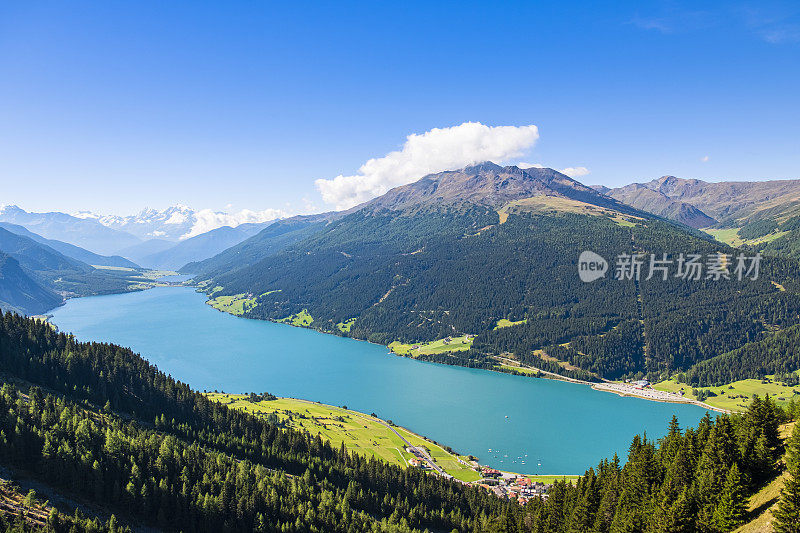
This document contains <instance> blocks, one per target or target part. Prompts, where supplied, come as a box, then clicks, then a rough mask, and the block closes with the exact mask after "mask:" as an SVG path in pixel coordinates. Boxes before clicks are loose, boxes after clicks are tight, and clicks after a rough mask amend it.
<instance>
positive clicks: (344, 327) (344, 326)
mask: <svg viewBox="0 0 800 533" xmlns="http://www.w3.org/2000/svg"><path fill="white" fill-rule="evenodd" d="M355 322H356V319H355V318H351V319H349V320H347V321H345V322H339V323H338V324H336V328H337V329H338V330H339V331H341V332H342V333H350V328H352V327H353V324H355Z"/></svg>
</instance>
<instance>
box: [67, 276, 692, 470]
mask: <svg viewBox="0 0 800 533" xmlns="http://www.w3.org/2000/svg"><path fill="white" fill-rule="evenodd" d="M205 301H206V298H205V297H204V295H203V294H202V293H201V292H199V291H196V289H195V288H192V287H190V286H184V287H160V288H154V289H153V290H152V291H149V290H148V291H141V292H137V293H126V294H117V295H108V296H103V297H92V298H79V299H73V300H71V301H70V302H69V303H68V304H67V305H66V306H64V307H60V308H58V310H56V311H54V312H53V314H54V315H55V316H54V317H53V320H52V322H53V323H55V324H57V325H58V326H59V328H60V329H61V330H63V331H65V332H72V333H73V334H75V335H76V337H77V338H79V339H82V340H85V341H89V342H91V341H97V342H110V343H114V344H118V345H120V346H128V347H131V348H132V349H133V350H134V351H137V352H138V353H141V354H143V355H145V357H146V358H147V360H148V361H150V363H151V364H153V365H156V366H157V367H158V368H160V369H161V370H162V371H164V372H167V373H169V374H170V375H173V376H176V377H178V378H179V379H180V380H181V381H183V382H185V383H189V384H191V385H192V387H193V388H195V389H197V390H201V391H202V390H204V389H206V390H214V389H223V390H227V391H241V392H247V391H256V392H258V391H269V392H270V393H272V394H274V395H276V396H281V397H294V398H308V399H309V401H321V402H323V403H325V404H328V405H348V406H350V408H352V409H354V410H358V411H361V412H367V413H369V412H377V413H379V414H380V415H381V417H383V418H384V419H391V420H394V421H396V422H397V423H399V424H402V425H403V426H404V427H406V428H410V429H411V430H413V432H414V433H416V434H417V435H429V436H430V437H431V439H432V440H433V442H441V443H447V444H448V445H450V446H452V447H453V448H455V449H456V450H459V451H460V452H463V453H464V454H465V456H466V454H471V455H473V456H476V457H482V458H483V460H482V461H481V464H488V465H490V466H491V467H492V468H494V469H496V470H501V471H510V472H519V471H523V472H526V473H530V475H545V474H543V472H561V473H563V472H568V473H569V474H568V475H577V474H580V473H582V472H584V471H585V470H586V468H588V467H589V466H592V465H594V464H595V463H594V461H595V460H596V457H598V456H602V455H608V456H610V455H612V454H613V453H620V454H621V453H623V452H624V451H625V450H627V448H628V446H629V444H630V440H629V438H632V437H633V436H634V435H636V434H642V432H644V431H646V432H647V434H648V435H651V434H652V435H662V434H663V433H664V431H665V428H666V425H667V422H668V421H669V419H670V418H671V417H672V416H673V415H677V416H679V417H680V418H681V420H683V421H684V423H686V424H694V423H696V422H697V421H698V420H699V419H700V418H701V416H702V415H703V414H704V412H705V411H704V410H695V409H696V406H689V405H683V406H681V405H678V404H673V405H674V407H667V405H668V404H664V403H662V404H660V405H662V406H663V407H650V406H651V405H652V406H656V405H658V404H643V403H642V402H628V401H624V400H621V399H620V398H619V397H618V396H616V397H615V396H610V395H607V394H606V395H603V394H596V392H599V391H595V390H593V389H591V387H583V388H575V387H573V388H568V389H565V388H564V387H562V386H560V385H558V382H559V381H565V380H562V379H558V380H556V379H547V380H529V379H517V378H514V377H513V375H514V374H515V373H512V372H500V371H495V372H478V370H487V369H488V368H470V367H467V366H464V365H449V364H431V365H417V364H414V363H412V362H411V361H408V359H409V358H408V357H401V356H395V357H385V356H386V355H389V351H388V349H387V347H386V346H385V345H383V344H379V343H375V342H364V341H359V340H357V339H354V338H352V337H350V338H348V337H346V336H345V335H330V334H319V335H317V334H314V333H327V332H323V331H320V330H319V329H317V328H314V327H311V328H308V327H305V328H300V327H298V328H276V325H277V324H279V323H278V322H277V321H266V320H242V321H238V320H234V318H237V316H236V315H235V314H233V313H225V314H224V315H220V314H218V313H212V312H211V310H212V309H214V308H213V307H212V306H209V305H206V303H205ZM225 315H227V316H225ZM284 325H285V324H284ZM303 329H305V330H309V329H310V330H312V331H306V332H305V333H303V331H302V330H303ZM145 332H147V334H143V333H145ZM336 337H339V338H338V339H337V338H336ZM353 341H356V342H353ZM287 355H290V356H289V357H287ZM420 362H423V363H424V362H433V361H424V360H423V361H420ZM503 374H507V376H503ZM604 397H605V398H614V399H613V400H611V399H605V398H604ZM531 406H536V407H535V408H533V409H531V408H530V407H531ZM565 417H566V419H567V420H569V421H570V422H569V423H568V424H566V425H563V424H562V423H563V421H564V420H565ZM611 420H614V421H615V422H616V424H617V430H616V431H613V432H609V431H606V430H601V429H598V430H597V431H596V435H595V438H594V439H592V441H591V442H586V440H585V439H584V438H583V435H584V433H585V431H586V429H585V428H586V427H587V425H592V424H597V423H600V426H598V428H600V427H608V423H609V422H610V421H611ZM603 421H606V422H603ZM554 427H559V428H560V429H559V432H560V433H559V434H560V438H558V439H552V438H546V437H545V435H547V434H548V433H549V432H550V431H552V428H554ZM487 449H488V450H492V451H491V452H489V455H487V454H486V450H487ZM527 454H530V459H527V457H528V455H527ZM520 458H521V459H520ZM536 458H538V466H537V461H533V460H534V459H536ZM526 460H527V462H528V463H529V464H527V465H526V464H521V463H523V462H525V461H526ZM531 461H533V462H532V463H531Z"/></svg>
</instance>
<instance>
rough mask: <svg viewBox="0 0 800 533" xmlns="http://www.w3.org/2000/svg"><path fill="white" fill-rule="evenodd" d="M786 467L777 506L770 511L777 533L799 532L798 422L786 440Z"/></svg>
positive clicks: (799, 463)
mask: <svg viewBox="0 0 800 533" xmlns="http://www.w3.org/2000/svg"><path fill="white" fill-rule="evenodd" d="M786 469H787V470H788V471H789V477H788V478H787V479H786V482H785V483H784V485H783V489H781V499H780V501H779V502H778V508H777V509H776V510H775V511H774V512H773V513H772V514H773V516H774V518H775V519H774V520H773V522H772V527H773V529H774V530H775V531H776V532H777V533H796V532H800V424H797V425H795V426H794V429H793V430H792V435H791V437H789V440H788V441H787V442H786Z"/></svg>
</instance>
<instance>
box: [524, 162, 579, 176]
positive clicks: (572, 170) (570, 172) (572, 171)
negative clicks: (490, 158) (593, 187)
mask: <svg viewBox="0 0 800 533" xmlns="http://www.w3.org/2000/svg"><path fill="white" fill-rule="evenodd" d="M517 166H518V167H519V168H522V169H525V168H548V167H545V166H544V165H540V164H538V163H517ZM555 170H557V171H559V172H561V173H562V174H564V175H565V176H569V177H570V178H580V177H581V176H585V175H587V174H589V173H590V172H591V171H590V170H589V169H588V168H586V167H567V168H557V169H555Z"/></svg>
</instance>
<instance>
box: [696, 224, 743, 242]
mask: <svg viewBox="0 0 800 533" xmlns="http://www.w3.org/2000/svg"><path fill="white" fill-rule="evenodd" d="M739 229H741V228H725V229H716V228H705V229H704V230H703V231H705V232H706V233H708V234H709V235H711V236H712V237H714V238H715V239H717V240H718V241H719V242H724V243H726V244H730V245H731V246H739V245H740V244H742V243H743V242H744V241H743V240H742V239H741V238H740V237H739Z"/></svg>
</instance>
